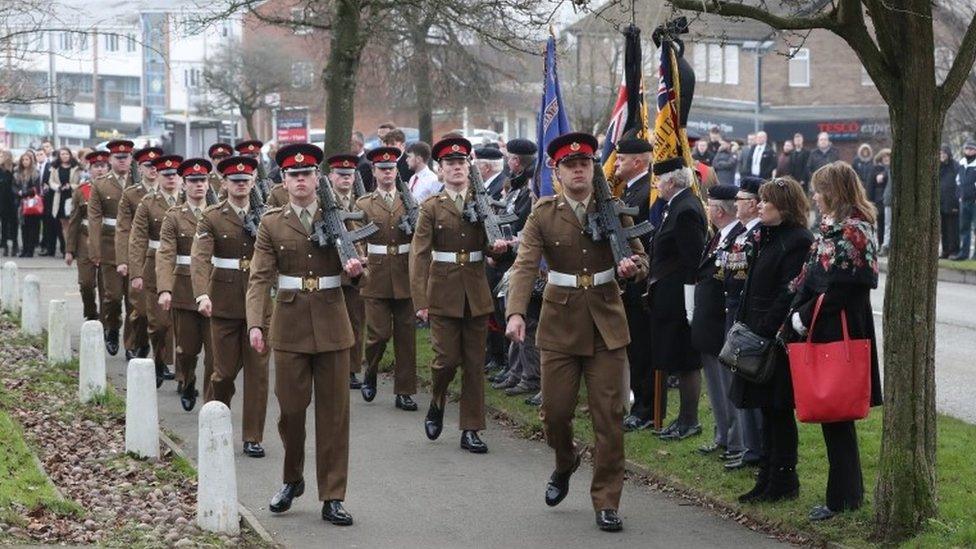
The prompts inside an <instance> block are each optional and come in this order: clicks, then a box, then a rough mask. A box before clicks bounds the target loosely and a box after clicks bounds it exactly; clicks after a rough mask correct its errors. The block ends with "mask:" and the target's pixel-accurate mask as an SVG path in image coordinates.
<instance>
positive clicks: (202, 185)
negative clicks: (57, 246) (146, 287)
mask: <svg viewBox="0 0 976 549" xmlns="http://www.w3.org/2000/svg"><path fill="white" fill-rule="evenodd" d="M211 168H213V165H211V164H210V162H209V161H207V160H204V159H203V158H190V159H187V160H184V161H183V162H182V163H181V164H180V165H179V167H178V171H177V173H178V175H179V176H180V177H181V178H183V193H184V195H185V198H186V202H184V203H183V205H182V206H178V207H175V208H170V209H169V211H167V212H166V216H165V217H164V218H163V225H162V227H160V229H159V251H157V252H156V291H157V293H158V294H159V306H160V308H162V310H163V311H167V312H168V311H172V313H171V314H172V318H173V339H174V340H175V342H176V376H177V378H178V379H182V380H183V391H182V393H181V394H180V405H182V406H183V409H184V410H186V411H187V412H189V411H191V410H193V407H194V406H195V405H196V402H197V395H198V394H199V393H198V391H197V388H196V380H197V373H196V370H197V355H199V354H200V350H201V349H202V350H203V365H204V366H203V374H204V375H203V390H204V394H207V389H208V386H209V380H210V375H211V374H212V373H213V351H212V349H211V345H212V343H211V340H210V319H208V318H207V317H205V316H203V315H202V314H200V313H199V312H198V311H197V302H196V299H195V298H194V295H193V284H192V282H191V279H190V250H191V248H192V246H193V238H194V236H195V235H196V232H197V221H198V220H199V219H200V217H201V216H202V215H203V210H204V208H206V206H207V190H208V189H209V187H210V181H209V179H210V170H211Z"/></svg>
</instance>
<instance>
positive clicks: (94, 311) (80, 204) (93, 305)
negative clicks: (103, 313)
mask: <svg viewBox="0 0 976 549" xmlns="http://www.w3.org/2000/svg"><path fill="white" fill-rule="evenodd" d="M84 160H85V162H87V163H88V175H89V176H90V178H89V179H82V181H81V183H80V184H79V185H78V187H77V188H76V189H75V190H74V193H72V195H71V215H70V217H69V218H68V230H67V231H66V232H65V248H64V249H65V253H64V262H65V263H66V264H67V265H68V266H69V267H70V266H71V263H72V262H73V261H75V260H77V261H78V289H79V293H80V294H81V302H82V307H83V313H84V317H85V320H98V318H99V316H98V310H99V303H98V299H99V298H100V297H102V296H103V295H104V289H103V288H102V282H101V280H100V277H99V275H98V267H96V266H95V264H94V263H92V260H91V252H90V248H89V244H88V234H89V233H88V200H89V198H90V197H91V191H92V181H94V180H95V179H98V178H99V177H102V176H103V175H105V174H107V173H108V170H109V167H108V160H109V154H108V153H107V152H105V151H93V152H90V153H88V154H87V155H85V159H84ZM96 290H97V293H96Z"/></svg>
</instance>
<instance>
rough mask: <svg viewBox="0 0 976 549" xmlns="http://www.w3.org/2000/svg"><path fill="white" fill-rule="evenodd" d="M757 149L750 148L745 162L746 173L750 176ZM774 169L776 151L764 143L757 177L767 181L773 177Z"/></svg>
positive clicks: (755, 147) (756, 147)
mask: <svg viewBox="0 0 976 549" xmlns="http://www.w3.org/2000/svg"><path fill="white" fill-rule="evenodd" d="M758 149H759V147H758V146H754V147H752V149H751V150H750V151H749V159H748V160H746V173H747V174H752V161H753V159H754V158H755V155H756V151H757V150H758ZM775 169H776V151H774V150H773V147H772V146H771V145H770V144H769V143H766V146H765V148H764V149H763V153H762V159H761V160H760V161H759V177H761V178H763V179H769V178H771V177H773V170H775Z"/></svg>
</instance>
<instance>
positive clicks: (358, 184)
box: [352, 169, 366, 199]
mask: <svg viewBox="0 0 976 549" xmlns="http://www.w3.org/2000/svg"><path fill="white" fill-rule="evenodd" d="M352 192H353V193H355V194H356V198H357V199H359V198H362V197H364V196H366V185H363V174H361V173H359V170H358V169H357V170H356V176H355V177H354V178H353V180H352Z"/></svg>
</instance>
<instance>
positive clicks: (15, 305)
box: [0, 261, 20, 313]
mask: <svg viewBox="0 0 976 549" xmlns="http://www.w3.org/2000/svg"><path fill="white" fill-rule="evenodd" d="M18 297H20V295H19V293H18V292H17V264H16V263H14V262H13V261H8V262H6V263H4V264H3V274H2V275H0V307H3V311H4V312H7V313H16V312H17V311H18V310H20V303H19V302H18V301H17V298H18Z"/></svg>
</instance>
